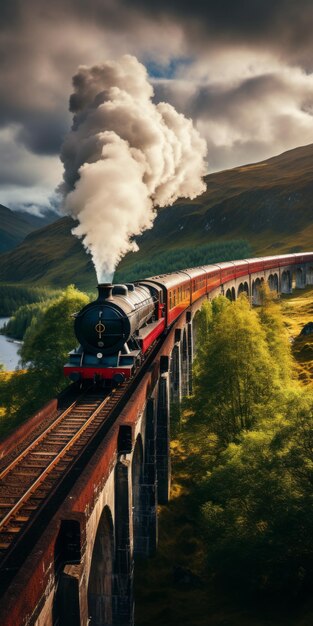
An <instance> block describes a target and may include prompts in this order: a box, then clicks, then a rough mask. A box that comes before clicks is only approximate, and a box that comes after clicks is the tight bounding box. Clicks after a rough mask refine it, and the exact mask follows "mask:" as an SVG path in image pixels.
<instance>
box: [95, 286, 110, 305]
mask: <svg viewBox="0 0 313 626" xmlns="http://www.w3.org/2000/svg"><path fill="white" fill-rule="evenodd" d="M112 289H113V285H111V283H101V284H99V285H98V292H99V296H98V302H104V300H111V299H112Z"/></svg>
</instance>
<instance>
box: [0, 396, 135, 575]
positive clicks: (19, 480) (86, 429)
mask: <svg viewBox="0 0 313 626" xmlns="http://www.w3.org/2000/svg"><path fill="white" fill-rule="evenodd" d="M126 387H127V385H121V386H120V387H119V388H118V389H117V390H115V391H113V392H111V393H110V394H108V395H106V396H105V397H103V393H102V395H101V396H100V395H99V394H95V393H90V392H89V393H88V392H87V393H85V394H83V395H82V396H80V397H79V398H78V399H77V400H75V401H74V402H73V403H72V404H71V405H70V406H69V407H68V408H67V409H66V410H65V411H63V412H62V413H61V414H60V415H58V416H57V417H56V419H55V421H54V422H53V423H52V424H50V425H49V426H48V427H47V428H46V429H45V430H44V431H43V432H42V433H41V434H40V435H39V436H37V437H36V439H35V440H34V441H32V442H31V443H30V444H29V445H28V446H27V447H26V448H25V449H24V450H23V451H22V452H20V454H18V455H17V456H16V458H14V459H13V460H12V461H11V462H10V463H9V464H8V466H7V467H5V468H4V469H2V471H1V472H0V567H1V566H2V565H3V562H5V561H6V558H7V556H8V555H9V554H10V553H12V551H13V550H14V548H15V547H16V545H17V544H18V543H19V541H20V540H21V538H22V537H23V536H24V535H25V532H26V531H27V529H28V528H29V526H31V524H32V523H33V522H34V520H35V519H36V517H37V516H38V514H39V513H40V511H41V510H42V509H43V508H44V506H45V505H46V503H47V500H48V499H49V498H51V496H52V495H53V493H54V492H55V491H56V490H57V488H58V487H59V485H60V483H62V481H64V478H65V476H66V475H67V474H68V473H69V471H70V470H71V468H72V467H73V464H74V463H75V462H76V461H77V459H78V458H79V457H80V456H81V454H82V453H83V452H84V451H85V450H86V447H87V446H88V444H90V442H91V441H92V440H93V438H94V437H95V435H96V433H97V432H98V431H99V429H101V427H103V425H104V424H105V422H106V421H107V420H108V419H109V417H110V415H111V414H112V410H113V409H114V407H116V406H117V405H118V404H119V401H120V400H121V399H122V397H123V396H124V394H125V391H126Z"/></svg>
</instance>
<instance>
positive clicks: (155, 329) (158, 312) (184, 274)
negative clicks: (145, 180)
mask: <svg viewBox="0 0 313 626" xmlns="http://www.w3.org/2000/svg"><path fill="white" fill-rule="evenodd" d="M305 262H313V254H311V253H305V254H294V255H282V256H273V257H265V258H256V259H245V260H242V261H231V262H227V263H219V264H215V265H206V266H203V267H197V268H192V269H186V270H181V271H179V272H174V273H171V274H163V275H160V276H154V277H152V278H148V279H145V280H143V281H139V282H137V283H135V284H133V283H127V284H125V285H111V284H100V285H98V292H99V295H98V298H97V300H95V301H94V302H92V303H90V304H88V305H87V306H85V307H84V308H83V309H82V310H81V311H80V312H79V313H78V314H76V316H75V324H74V330H75V334H76V337H77V339H78V341H79V344H80V345H79V347H78V348H76V349H75V350H72V351H71V352H70V353H69V361H68V363H66V365H65V366H64V373H65V376H67V377H68V378H70V380H72V381H79V382H84V381H95V382H103V381H104V382H111V384H112V383H113V384H119V383H122V382H123V381H124V380H126V379H129V378H131V377H132V376H133V375H134V373H135V371H136V369H137V367H138V366H139V365H140V363H141V362H142V360H143V359H144V358H145V355H146V353H147V351H148V350H149V348H150V347H151V346H152V344H153V343H154V342H155V341H156V340H157V339H158V337H160V336H161V335H162V333H164V332H166V331H167V329H168V328H169V327H170V326H171V325H172V324H173V323H174V322H175V321H176V320H177V319H178V318H179V316H180V315H181V314H182V313H183V312H184V311H186V310H187V309H188V308H189V307H190V306H191V305H192V303H193V302H195V301H196V300H198V299H199V298H201V297H203V296H205V295H209V294H210V293H212V292H214V291H216V290H218V289H220V290H221V291H222V292H223V290H224V285H225V284H226V283H228V282H229V281H231V280H234V279H238V278H240V277H241V276H242V277H243V276H250V275H252V274H254V273H260V272H261V273H262V272H264V271H265V270H269V269H271V268H277V267H286V266H290V265H296V264H300V263H305Z"/></svg>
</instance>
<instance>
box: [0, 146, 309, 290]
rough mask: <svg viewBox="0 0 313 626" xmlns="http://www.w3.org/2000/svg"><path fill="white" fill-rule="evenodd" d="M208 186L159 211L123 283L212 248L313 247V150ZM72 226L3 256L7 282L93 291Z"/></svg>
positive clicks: (61, 224) (46, 232)
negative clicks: (171, 258) (164, 260)
mask: <svg viewBox="0 0 313 626" xmlns="http://www.w3.org/2000/svg"><path fill="white" fill-rule="evenodd" d="M206 182H207V191H206V192H205V193H204V194H203V195H202V196H201V197H199V198H196V199H195V200H194V201H180V202H177V203H176V204H175V205H174V206H172V207H167V208H164V209H161V210H160V211H159V213H158V216H157V218H156V221H155V224H154V227H153V229H152V230H150V231H147V232H145V233H144V234H143V235H142V236H141V237H138V238H137V241H138V244H139V246H140V250H139V252H137V253H136V254H133V253H130V254H128V255H127V256H126V257H125V258H124V259H123V261H122V262H121V264H120V266H119V268H118V273H117V277H116V278H117V279H119V277H120V278H121V279H123V275H124V276H127V278H128V279H130V278H131V276H132V275H134V276H135V275H136V274H137V275H138V272H136V267H137V268H140V273H141V272H142V275H143V276H146V275H149V274H150V275H151V273H153V270H152V269H151V268H153V267H156V268H157V267H158V263H159V260H160V256H161V255H162V254H164V253H166V254H167V255H168V254H169V253H171V251H175V254H176V255H178V256H181V251H182V250H185V249H188V250H190V249H191V248H198V247H199V246H207V245H208V244H213V243H214V244H215V245H216V244H223V245H224V244H225V242H230V241H231V242H233V241H236V242H238V241H239V240H241V241H244V242H245V244H247V245H248V246H249V247H250V249H251V250H252V253H253V254H255V255H268V254H278V253H285V252H297V251H299V250H310V249H311V248H312V238H313V222H312V197H313V145H309V146H304V147H301V148H296V149H294V150H290V151H288V152H285V153H284V154H282V155H280V156H278V157H274V158H272V159H269V160H267V161H263V162H261V163H256V164H252V165H246V166H242V167H237V168H235V169H232V170H226V171H224V172H217V173H215V174H210V175H209V176H208V177H207V180H206ZM73 224H74V223H73V221H72V220H71V219H70V218H62V219H60V220H58V221H57V222H55V223H54V224H51V225H50V226H47V227H45V228H42V229H40V230H37V231H35V232H33V233H32V234H31V235H28V236H27V237H26V239H25V241H23V243H22V244H20V245H19V246H18V247H17V248H16V249H15V250H13V251H11V252H8V253H6V254H2V255H0V281H2V282H20V281H21V280H25V281H27V282H36V283H39V284H48V285H51V286H53V287H59V286H64V285H66V284H68V283H75V284H76V285H78V286H79V287H80V288H85V289H86V288H87V289H90V288H92V287H94V284H95V274H94V270H93V268H92V264H91V262H90V259H89V257H88V256H87V254H86V253H85V251H84V250H83V247H82V245H81V243H80V242H79V241H78V240H77V239H76V238H74V237H73V236H72V235H71V233H70V231H71V228H72V227H73ZM0 237H1V234H0ZM104 245H105V242H104ZM186 251H187V250H186ZM205 260H206V259H203V262H204V261H205Z"/></svg>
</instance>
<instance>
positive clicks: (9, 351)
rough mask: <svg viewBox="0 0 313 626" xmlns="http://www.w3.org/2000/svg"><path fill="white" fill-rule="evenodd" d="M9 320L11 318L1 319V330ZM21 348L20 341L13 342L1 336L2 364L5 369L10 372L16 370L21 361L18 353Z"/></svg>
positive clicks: (0, 354)
mask: <svg viewBox="0 0 313 626" xmlns="http://www.w3.org/2000/svg"><path fill="white" fill-rule="evenodd" d="M9 319H10V318H9V317H0V328H3V326H4V325H5V324H6V322H8V320H9ZM20 346H21V342H20V341H17V342H16V341H12V339H8V338H7V337H6V336H5V335H0V363H2V364H3V365H4V369H6V370H8V371H12V370H15V368H16V366H17V364H18V361H19V355H18V354H17V351H18V349H19V348H20Z"/></svg>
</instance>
